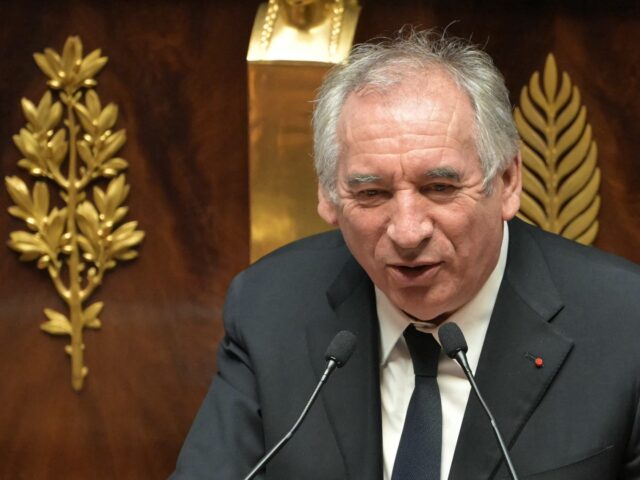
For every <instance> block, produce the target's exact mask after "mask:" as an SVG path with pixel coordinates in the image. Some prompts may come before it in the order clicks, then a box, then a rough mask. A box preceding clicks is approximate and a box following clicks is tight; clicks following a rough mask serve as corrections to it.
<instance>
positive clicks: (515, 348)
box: [172, 220, 640, 480]
mask: <svg viewBox="0 0 640 480" xmlns="http://www.w3.org/2000/svg"><path fill="white" fill-rule="evenodd" d="M509 230H510V243H509V254H508V259H507V266H506V271H505V275H504V278H503V281H502V284H501V287H500V291H499V294H498V298H497V301H496V305H495V308H494V311H493V314H492V317H491V322H490V325H489V329H488V331H487V336H486V339H485V343H484V346H483V348H482V353H481V356H480V361H479V364H478V369H477V372H476V373H477V380H478V384H479V386H480V388H481V390H482V391H483V394H484V396H485V399H486V401H487V403H488V404H489V405H490V407H491V408H492V411H493V413H494V416H495V417H496V421H497V423H498V425H499V427H500V429H501V431H502V434H503V437H504V439H505V442H506V443H507V445H508V446H509V449H510V451H511V454H512V458H513V462H514V464H515V467H516V469H517V471H518V473H519V475H520V477H521V478H523V479H524V478H526V479H531V480H534V479H535V480H574V479H575V480H578V479H579V480H590V479H593V480H596V479H597V480H608V479H640V420H639V412H638V408H639V405H640V348H639V347H640V269H638V267H636V266H635V265H633V264H631V263H629V262H626V261H624V260H622V259H619V258H617V257H614V256H611V255H608V254H605V253H602V252H600V251H598V250H596V249H594V248H589V247H582V246H579V245H577V244H575V243H573V242H569V241H566V240H564V239H562V238H560V237H557V236H555V235H550V234H547V233H545V232H542V231H541V230H539V229H536V228H533V227H529V226H528V225H526V224H524V223H522V222H520V221H518V220H514V221H511V222H510V223H509ZM478 255H482V252H478ZM224 318H225V320H224V321H225V333H226V335H225V338H224V340H223V342H222V344H221V345H220V348H219V352H218V362H217V367H218V374H217V375H216V376H215V378H214V380H213V383H212V385H211V388H210V391H209V393H208V394H207V396H206V398H205V400H204V402H203V405H202V407H201V409H200V411H199V413H198V415H197V418H196V419H195V422H194V424H193V426H192V428H191V431H190V433H189V435H188V437H187V439H186V441H185V444H184V446H183V448H182V451H181V453H180V457H179V459H178V465H177V469H176V472H175V473H174V476H173V477H172V478H174V479H176V480H177V479H181V480H182V479H185V480H186V479H189V480H191V479H194V480H195V479H205V478H207V479H217V480H236V479H241V478H243V477H244V476H245V475H246V474H247V473H248V472H249V471H250V470H251V467H252V465H253V464H254V463H256V462H257V461H258V460H259V459H260V457H261V456H262V455H263V454H264V453H265V451H266V450H267V449H268V448H270V447H271V446H272V445H274V444H275V443H276V442H277V441H278V440H279V438H280V437H281V436H282V435H283V434H284V433H285V432H287V431H288V430H289V428H290V427H291V426H292V425H293V423H294V421H295V419H296V418H297V417H298V415H299V413H300V412H301V410H302V408H303V407H304V405H305V403H306V401H307V398H308V397H309V395H310V394H311V392H312V391H313V388H314V387H315V384H316V382H317V380H318V379H319V377H320V375H321V373H322V371H323V369H324V367H325V361H324V351H325V349H326V347H327V345H328V344H329V342H330V341H331V339H332V338H333V336H334V335H335V334H336V333H337V332H338V331H340V330H344V329H346V330H350V331H352V332H353V333H355V334H356V336H357V338H358V344H357V348H356V351H355V353H354V355H353V357H352V358H351V360H350V361H349V363H348V364H347V365H346V366H345V367H344V368H343V369H341V370H339V371H337V372H335V374H334V376H333V378H332V379H331V380H330V382H329V383H328V384H327V385H326V387H325V389H324V391H323V393H322V394H321V398H320V399H319V401H318V402H317V403H316V405H314V407H313V408H312V409H311V411H310V413H309V416H308V418H307V419H306V421H305V423H304V424H303V425H302V426H301V427H300V430H299V431H298V432H297V434H296V436H295V437H294V438H293V440H292V441H291V442H289V444H287V446H285V447H284V449H283V450H282V451H281V452H280V453H279V454H278V456H276V457H275V458H274V459H273V461H272V462H271V463H270V464H269V465H268V467H267V469H266V472H265V473H264V474H263V476H261V477H259V478H264V479H271V480H287V479H300V480H301V479H304V480H345V479H349V480H355V479H362V480H380V479H381V478H382V473H381V472H382V450H381V449H382V447H381V445H382V440H381V426H380V391H379V369H378V364H379V358H378V357H379V353H378V350H379V334H378V322H377V318H376V309H375V298H374V293H373V286H372V284H371V281H370V280H369V278H368V277H367V275H366V274H365V273H364V271H363V270H362V269H361V267H360V266H359V265H358V264H357V263H356V261H355V260H354V259H353V257H352V256H351V254H350V253H349V251H348V249H347V248H346V246H345V244H344V241H343V239H342V237H341V236H340V234H339V232H332V233H328V234H322V235H319V236H315V237H311V238H308V239H304V240H301V241H299V242H296V243H293V244H291V245H289V246H287V247H284V248H283V249H280V250H278V251H276V252H275V253H273V254H271V255H269V256H267V257H265V258H264V259H263V260H261V261H259V262H258V263H256V264H255V265H253V266H251V267H250V268H249V269H248V270H246V271H244V272H243V273H241V274H240V275H238V276H237V277H236V279H235V280H234V282H233V284H232V285H231V288H230V290H229V293H228V297H227V301H226V305H225V312H224ZM536 357H540V358H542V359H543V361H544V365H543V366H542V368H538V367H537V366H536V365H535V363H534V359H535V358H536ZM449 478H450V479H453V480H484V479H507V478H510V477H509V474H508V472H507V470H506V469H505V466H504V464H503V462H502V460H501V455H500V451H499V449H498V445H497V443H496V440H495V439H494V436H493V433H492V431H491V429H490V424H489V421H488V419H487V418H486V417H485V414H484V413H483V411H482V410H481V407H480V405H479V403H478V402H477V400H476V398H475V397H473V396H472V398H470V399H469V403H468V405H467V409H466V411H465V414H464V419H463V423H462V427H461V431H460V435H459V440H458V444H457V446H456V450H455V454H454V458H453V464H452V468H451V473H450V477H449Z"/></svg>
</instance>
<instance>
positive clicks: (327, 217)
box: [318, 185, 338, 227]
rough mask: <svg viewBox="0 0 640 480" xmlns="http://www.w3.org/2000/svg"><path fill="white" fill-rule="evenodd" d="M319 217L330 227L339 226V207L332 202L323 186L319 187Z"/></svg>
mask: <svg viewBox="0 0 640 480" xmlns="http://www.w3.org/2000/svg"><path fill="white" fill-rule="evenodd" d="M318 215H320V218H322V219H323V220H324V221H325V222H327V223H328V224H329V225H333V226H334V227H337V226H338V207H337V206H336V204H335V203H333V202H332V201H331V199H330V198H329V194H328V193H327V192H325V190H324V188H323V187H322V185H318Z"/></svg>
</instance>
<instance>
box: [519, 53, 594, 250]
mask: <svg viewBox="0 0 640 480" xmlns="http://www.w3.org/2000/svg"><path fill="white" fill-rule="evenodd" d="M514 117H515V121H516V126H517V128H518V132H519V133H520V137H521V138H522V160H523V191H522V197H521V207H520V212H519V213H518V216H519V217H520V218H522V219H524V220H526V221H528V222H529V223H533V224H536V225H538V226H540V227H542V228H544V229H545V230H549V231H551V232H554V233H559V234H561V235H563V236H565V237H567V238H570V239H572V240H576V241H578V242H580V243H583V244H586V245H590V244H592V243H593V241H594V240H595V238H596V235H597V233H598V220H597V218H598V212H599V210H600V196H599V195H598V189H599V187H600V169H599V168H598V167H597V157H598V149H597V145H596V142H595V141H594V140H593V138H592V131H591V126H590V125H589V124H588V123H587V109H586V107H585V106H584V105H582V104H581V101H580V91H579V90H578V88H577V87H576V86H574V85H572V83H571V79H570V78H569V75H568V74H567V73H566V72H563V73H562V79H561V80H560V77H559V74H558V68H557V66H556V61H555V58H554V56H553V54H551V53H550V54H549V55H548V56H547V59H546V63H545V67H544V72H543V74H542V79H541V78H540V74H539V73H538V72H535V73H534V74H533V75H532V76H531V79H530V81H529V85H528V86H525V87H523V88H522V92H521V94H520V105H519V107H516V109H515V112H514Z"/></svg>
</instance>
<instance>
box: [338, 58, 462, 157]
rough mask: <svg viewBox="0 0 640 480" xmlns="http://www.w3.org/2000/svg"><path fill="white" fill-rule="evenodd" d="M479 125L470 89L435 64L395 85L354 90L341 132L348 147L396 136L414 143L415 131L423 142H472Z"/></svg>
mask: <svg viewBox="0 0 640 480" xmlns="http://www.w3.org/2000/svg"><path fill="white" fill-rule="evenodd" d="M474 126H475V116H474V111H473V108H472V106H471V102H470V100H469V97H468V95H467V94H466V93H465V92H464V91H463V90H462V89H460V87H458V86H457V84H456V83H455V81H454V80H453V78H452V77H451V75H450V74H448V73H447V72H445V71H444V70H442V69H431V70H428V71H425V72H422V73H421V74H415V75H412V76H411V77H410V78H407V79H405V80H403V81H401V82H399V83H397V84H394V85H392V86H387V87H384V88H377V87H375V86H367V87H365V88H363V89H361V90H359V91H356V92H353V93H351V94H350V95H349V96H348V97H347V100H346V102H345V104H344V107H343V109H342V112H341V114H340V118H339V122H338V135H339V138H340V140H341V142H342V143H343V145H345V144H346V146H347V147H353V146H354V145H355V144H357V143H358V142H363V141H364V142H371V141H375V140H381V139H385V138H387V139H388V138H390V137H392V136H395V137H396V139H397V138H398V137H402V138H403V141H404V142H408V143H409V144H410V143H411V137H412V136H415V137H416V140H417V141H419V142H420V143H421V144H422V145H424V142H427V144H428V143H429V142H430V141H432V142H434V144H438V143H442V142H443V141H447V142H449V141H453V142H457V143H467V142H470V141H472V140H473V135H474ZM407 146H410V145H407Z"/></svg>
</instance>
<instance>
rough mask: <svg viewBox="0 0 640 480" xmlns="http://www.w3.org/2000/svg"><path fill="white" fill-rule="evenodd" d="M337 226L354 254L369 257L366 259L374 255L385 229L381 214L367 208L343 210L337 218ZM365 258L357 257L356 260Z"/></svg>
mask: <svg viewBox="0 0 640 480" xmlns="http://www.w3.org/2000/svg"><path fill="white" fill-rule="evenodd" d="M338 226H339V227H340V230H341V231H342V234H343V235H344V237H345V240H346V241H347V244H348V246H349V249H350V250H351V251H352V252H354V254H355V255H356V256H362V255H366V256H367V257H369V258H367V259H370V257H372V256H374V254H375V251H376V249H377V248H378V245H379V244H380V243H381V238H382V237H383V236H384V232H385V230H386V229H385V225H384V221H383V219H382V218H381V216H379V215H376V214H375V213H374V212H372V211H367V210H360V211H357V212H348V211H345V212H343V214H342V215H340V217H339V219H338ZM367 259H365V258H359V259H358V260H361V261H362V260H367Z"/></svg>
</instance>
